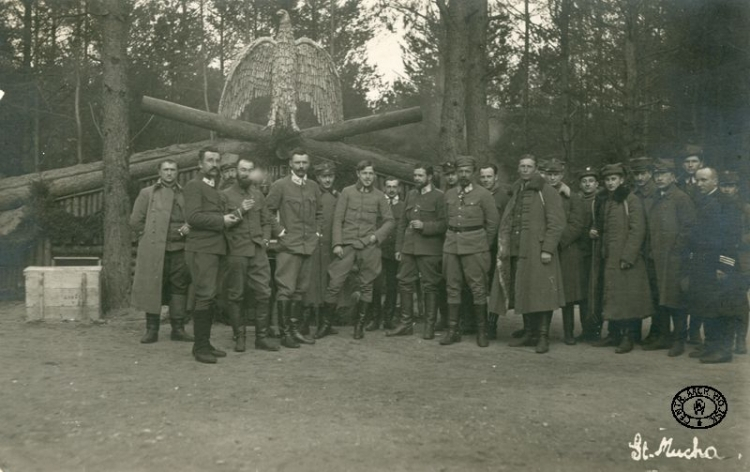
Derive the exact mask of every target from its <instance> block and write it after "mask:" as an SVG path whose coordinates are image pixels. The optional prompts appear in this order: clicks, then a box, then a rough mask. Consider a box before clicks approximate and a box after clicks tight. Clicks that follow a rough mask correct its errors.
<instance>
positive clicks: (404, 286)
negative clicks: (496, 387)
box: [386, 164, 447, 339]
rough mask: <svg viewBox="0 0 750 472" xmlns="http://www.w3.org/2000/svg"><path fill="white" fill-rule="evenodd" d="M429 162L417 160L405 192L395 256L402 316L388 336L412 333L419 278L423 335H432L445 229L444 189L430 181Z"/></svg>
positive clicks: (397, 232) (430, 169) (424, 336)
mask: <svg viewBox="0 0 750 472" xmlns="http://www.w3.org/2000/svg"><path fill="white" fill-rule="evenodd" d="M432 177H433V169H432V166H426V165H423V164H417V166H416V167H415V168H414V173H413V179H414V188H413V189H412V190H410V191H409V193H408V194H407V195H406V203H405V204H404V205H405V207H406V208H405V210H404V212H403V214H402V215H401V218H399V220H398V229H397V231H396V260H398V261H400V264H399V268H398V283H399V291H400V293H401V318H400V320H399V322H398V325H396V327H395V328H394V329H393V331H389V332H388V333H386V335H387V336H401V335H408V334H412V331H413V327H412V322H413V317H414V296H413V290H414V284H415V283H417V282H420V283H421V284H422V290H423V293H424V300H425V303H424V304H425V313H426V318H427V319H426V321H425V327H424V332H423V334H422V338H423V339H433V338H434V337H435V323H436V321H437V309H438V307H437V303H438V292H439V290H440V285H441V282H442V281H443V276H442V274H441V265H442V255H443V240H444V238H445V230H446V224H447V220H446V213H445V199H444V195H443V192H441V191H440V190H438V189H436V188H435V187H433V185H432Z"/></svg>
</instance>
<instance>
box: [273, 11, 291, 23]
mask: <svg viewBox="0 0 750 472" xmlns="http://www.w3.org/2000/svg"><path fill="white" fill-rule="evenodd" d="M276 16H278V17H279V19H280V20H281V21H282V22H283V21H289V12H287V11H286V10H283V9H282V10H278V11H277V12H276Z"/></svg>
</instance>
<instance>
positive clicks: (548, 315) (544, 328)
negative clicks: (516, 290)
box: [533, 311, 552, 354]
mask: <svg viewBox="0 0 750 472" xmlns="http://www.w3.org/2000/svg"><path fill="white" fill-rule="evenodd" d="M533 315H534V316H536V319H537V323H539V324H538V326H539V328H538V329H539V341H537V343H536V349H535V351H536V353H537V354H544V353H545V352H547V351H549V327H550V325H551V324H552V312H551V311H543V312H541V313H534V314H533Z"/></svg>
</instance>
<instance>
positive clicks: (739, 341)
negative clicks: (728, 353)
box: [732, 310, 748, 354]
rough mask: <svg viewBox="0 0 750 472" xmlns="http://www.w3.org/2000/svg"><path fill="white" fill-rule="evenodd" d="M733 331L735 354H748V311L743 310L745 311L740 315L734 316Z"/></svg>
mask: <svg viewBox="0 0 750 472" xmlns="http://www.w3.org/2000/svg"><path fill="white" fill-rule="evenodd" d="M733 325H734V326H733V329H732V333H734V353H735V354H747V342H746V341H745V340H746V339H747V325H748V312H747V310H743V313H742V314H741V315H739V316H736V317H734V323H733Z"/></svg>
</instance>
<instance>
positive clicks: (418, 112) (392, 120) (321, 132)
mask: <svg viewBox="0 0 750 472" xmlns="http://www.w3.org/2000/svg"><path fill="white" fill-rule="evenodd" d="M420 121H422V109H421V108H419V107H412V108H406V109H404V110H397V111H389V112H385V113H379V114H377V115H372V116H365V117H362V118H354V119H351V120H346V121H343V122H341V123H333V124H330V125H327V126H317V127H315V128H308V129H303V130H302V131H301V132H300V135H301V136H302V137H303V138H310V139H316V140H318V141H339V140H341V139H343V138H348V137H351V136H356V135H358V134H364V133H371V132H373V131H378V130H381V129H388V128H395V127H397V126H403V125H408V124H411V123H419V122H420Z"/></svg>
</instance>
